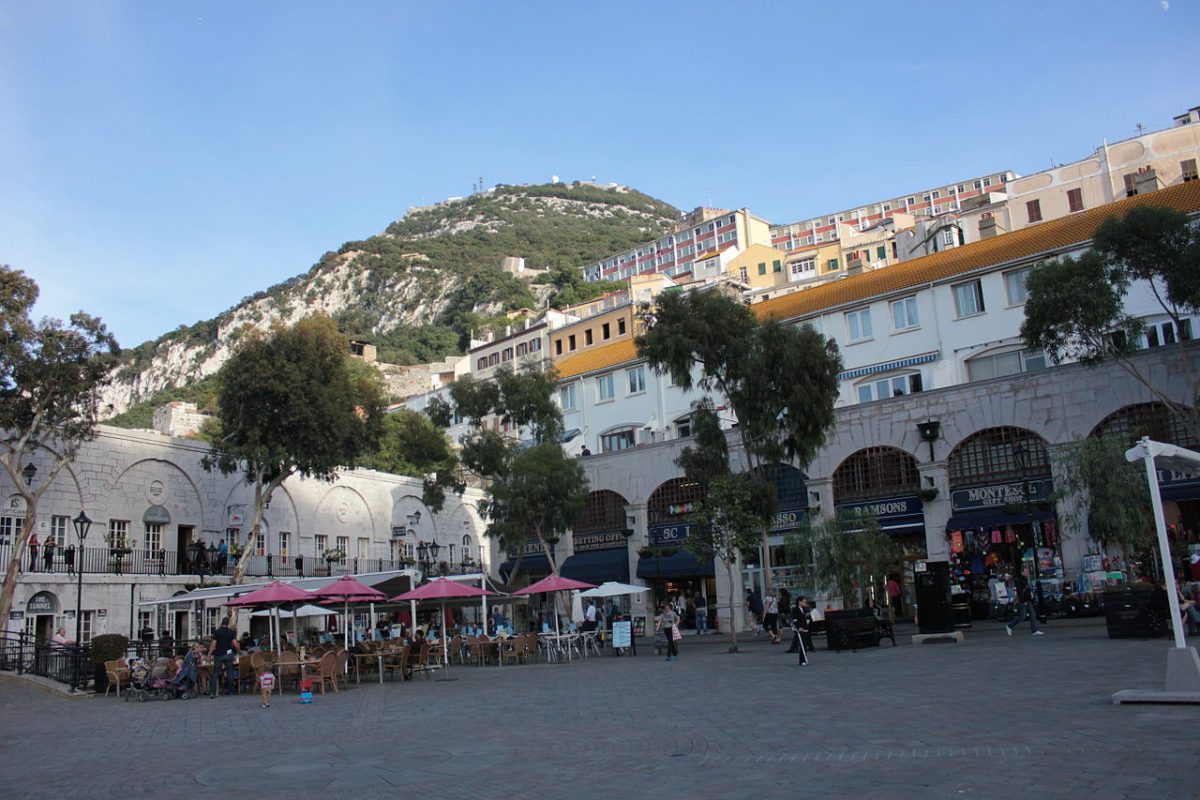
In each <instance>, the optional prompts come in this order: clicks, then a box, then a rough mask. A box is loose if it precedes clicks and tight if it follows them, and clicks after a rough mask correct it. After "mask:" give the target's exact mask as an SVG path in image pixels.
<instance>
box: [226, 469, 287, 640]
mask: <svg viewBox="0 0 1200 800" xmlns="http://www.w3.org/2000/svg"><path fill="white" fill-rule="evenodd" d="M283 480H284V478H283V477H280V478H277V479H275V480H273V481H271V482H270V483H269V484H267V487H266V490H265V491H264V490H263V485H262V475H261V473H260V474H259V475H257V476H255V480H254V515H253V516H252V517H251V518H250V537H249V541H247V542H246V544H245V545H244V546H243V548H242V557H241V558H240V559H238V563H237V566H236V567H234V568H233V575H232V576H231V577H230V578H229V585H230V586H237V585H238V584H240V583H242V581H244V580H245V579H246V570H247V569H249V568H250V559H251V558H253V557H254V547H252V545H255V544H257V543H258V532H259V530H260V529H261V528H262V518H263V510H264V506H265V505H266V499H265V498H267V497H270V496H271V493H272V492H274V491H275V490H276V489H277V488H279V485H280V484H282V483H283ZM297 544H299V541H298V540H297ZM237 614H238V610H237V608H236V607H235V608H231V609H230V610H229V624H230V626H231V627H233V628H234V629H235V630H236V629H237Z"/></svg>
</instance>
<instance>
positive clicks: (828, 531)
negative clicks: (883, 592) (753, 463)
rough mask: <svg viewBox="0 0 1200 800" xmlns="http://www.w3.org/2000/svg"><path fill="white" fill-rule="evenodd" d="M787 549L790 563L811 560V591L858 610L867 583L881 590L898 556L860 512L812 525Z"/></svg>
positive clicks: (867, 515)
mask: <svg viewBox="0 0 1200 800" xmlns="http://www.w3.org/2000/svg"><path fill="white" fill-rule="evenodd" d="M787 549H788V552H789V555H790V556H791V560H792V562H793V563H796V564H804V563H808V562H809V559H811V560H812V561H811V563H812V568H811V570H810V571H809V578H810V579H811V581H812V583H813V588H815V589H816V590H817V591H823V592H829V593H831V594H835V595H838V596H840V597H841V598H842V603H843V605H844V606H845V607H846V608H858V606H859V603H860V602H861V601H862V590H863V589H864V588H866V587H867V585H868V584H869V583H871V582H874V583H875V584H876V585H877V587H878V588H882V584H883V582H884V578H885V574H886V571H887V570H888V569H889V568H890V567H891V566H892V565H893V564H894V563H895V562H896V555H897V553H896V545H895V543H894V542H893V541H892V540H891V539H889V538H888V535H887V534H886V533H883V532H882V531H881V530H880V528H879V520H878V519H876V517H875V516H874V515H873V514H870V513H867V512H863V511H839V512H838V513H837V514H835V515H833V516H829V517H825V518H823V519H821V520H819V521H817V522H811V524H809V525H807V526H806V527H804V528H802V529H801V530H800V531H799V532H798V533H796V534H793V535H792V536H791V537H790V539H789V541H788V544H787Z"/></svg>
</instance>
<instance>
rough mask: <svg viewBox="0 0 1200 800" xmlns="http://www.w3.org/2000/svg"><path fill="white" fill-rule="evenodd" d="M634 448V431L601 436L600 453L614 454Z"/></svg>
mask: <svg viewBox="0 0 1200 800" xmlns="http://www.w3.org/2000/svg"><path fill="white" fill-rule="evenodd" d="M631 447H633V430H632V429H629V430H623V431H613V432H612V433H605V434H603V435H601V436H600V452H601V453H614V452H616V451H617V450H628V449H629V448H631Z"/></svg>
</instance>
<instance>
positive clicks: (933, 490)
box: [917, 486, 938, 503]
mask: <svg viewBox="0 0 1200 800" xmlns="http://www.w3.org/2000/svg"><path fill="white" fill-rule="evenodd" d="M937 496H938V490H937V487H936V486H926V487H925V488H923V489H918V490H917V497H919V498H921V499H922V500H924V501H925V502H926V503H928V502H929V501H930V500H936V499H937Z"/></svg>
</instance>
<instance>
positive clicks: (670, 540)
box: [647, 522, 692, 547]
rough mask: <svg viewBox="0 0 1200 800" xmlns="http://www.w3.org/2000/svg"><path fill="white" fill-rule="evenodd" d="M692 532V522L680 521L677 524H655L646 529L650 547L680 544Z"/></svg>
mask: <svg viewBox="0 0 1200 800" xmlns="http://www.w3.org/2000/svg"><path fill="white" fill-rule="evenodd" d="M691 534H692V523H690V522H681V523H679V524H677V525H655V526H653V527H651V528H650V530H649V531H647V538H648V539H649V541H650V546H651V547H662V546H664V545H675V544H682V543H683V542H686V541H687V540H688V537H689V536H691Z"/></svg>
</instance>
